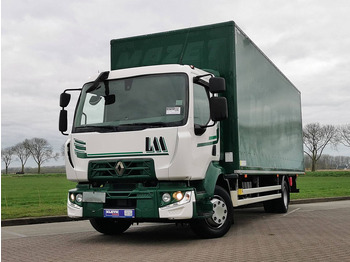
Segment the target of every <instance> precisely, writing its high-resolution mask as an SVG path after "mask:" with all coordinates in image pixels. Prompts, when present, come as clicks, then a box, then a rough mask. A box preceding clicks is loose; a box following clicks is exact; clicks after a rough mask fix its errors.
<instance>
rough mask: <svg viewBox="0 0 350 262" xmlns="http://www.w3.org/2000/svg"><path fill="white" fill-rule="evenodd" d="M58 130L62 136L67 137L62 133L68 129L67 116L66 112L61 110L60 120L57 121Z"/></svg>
mask: <svg viewBox="0 0 350 262" xmlns="http://www.w3.org/2000/svg"><path fill="white" fill-rule="evenodd" d="M58 129H59V130H60V131H61V133H62V134H64V135H67V134H65V133H64V132H66V131H67V129H68V114H67V110H64V109H62V110H61V111H60V119H59V124H58Z"/></svg>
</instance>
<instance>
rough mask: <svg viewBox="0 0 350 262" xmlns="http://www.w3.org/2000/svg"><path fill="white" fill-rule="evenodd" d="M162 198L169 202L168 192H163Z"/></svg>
mask: <svg viewBox="0 0 350 262" xmlns="http://www.w3.org/2000/svg"><path fill="white" fill-rule="evenodd" d="M162 200H163V202H165V203H169V202H170V200H171V197H170V194H169V193H164V194H163V196H162Z"/></svg>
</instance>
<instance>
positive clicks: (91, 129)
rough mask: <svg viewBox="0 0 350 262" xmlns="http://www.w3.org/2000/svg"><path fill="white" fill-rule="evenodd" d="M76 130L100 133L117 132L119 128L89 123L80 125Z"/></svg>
mask: <svg viewBox="0 0 350 262" xmlns="http://www.w3.org/2000/svg"><path fill="white" fill-rule="evenodd" d="M75 130H77V131H80V132H99V133H106V132H115V131H118V128H117V127H116V126H97V125H88V126H79V127H76V128H75Z"/></svg>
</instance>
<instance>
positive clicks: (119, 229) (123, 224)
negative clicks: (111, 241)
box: [90, 218, 131, 235]
mask: <svg viewBox="0 0 350 262" xmlns="http://www.w3.org/2000/svg"><path fill="white" fill-rule="evenodd" d="M90 224H91V225H92V227H93V228H94V229H95V230H96V231H98V232H100V233H102V234H105V235H119V234H122V233H123V232H125V231H126V230H127V229H128V228H129V227H130V226H131V222H128V221H125V220H120V219H112V218H91V219H90Z"/></svg>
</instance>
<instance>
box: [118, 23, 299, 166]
mask: <svg viewBox="0 0 350 262" xmlns="http://www.w3.org/2000/svg"><path fill="white" fill-rule="evenodd" d="M160 64H188V65H194V66H195V67H197V68H201V69H204V70H206V69H207V70H210V71H216V72H219V74H220V76H222V77H224V78H225V80H226V88H227V91H226V92H225V93H223V94H222V96H225V97H226V98H227V101H228V108H229V119H227V120H225V121H222V122H221V123H220V134H219V135H220V138H221V139H220V143H221V152H220V155H221V161H220V164H221V166H222V167H223V168H224V169H225V171H226V173H233V172H234V171H235V170H245V169H247V170H265V171H266V170H281V171H290V170H293V171H300V172H302V171H303V170H304V163H303V149H302V123H301V102H300V93H299V91H298V90H297V89H296V88H295V87H294V86H293V85H292V84H291V83H290V81H289V80H288V79H287V78H286V77H285V76H284V75H283V74H282V73H281V72H280V71H279V70H278V69H277V68H276V67H275V66H274V65H273V63H272V62H271V61H270V60H269V59H268V58H267V57H266V56H265V55H264V54H263V53H262V52H261V51H260V50H259V49H258V48H257V47H256V46H255V45H254V43H253V42H252V41H251V40H250V39H249V38H248V37H247V36H246V35H245V34H244V33H243V32H242V31H241V30H240V29H239V28H238V27H237V26H236V24H235V23H234V22H233V21H230V22H225V23H219V24H214V25H208V26H201V27H194V28H187V29H182V30H175V31H169V32H164V33H157V34H150V35H144V36H136V37H130V38H124V39H116V40H112V41H111V69H112V70H116V69H123V68H130V67H138V66H148V65H160ZM225 152H232V153H233V162H225V160H224V153H225Z"/></svg>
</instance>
